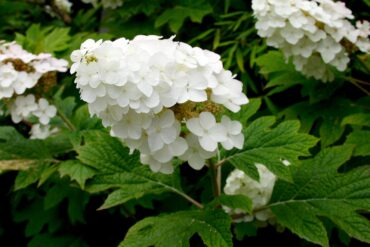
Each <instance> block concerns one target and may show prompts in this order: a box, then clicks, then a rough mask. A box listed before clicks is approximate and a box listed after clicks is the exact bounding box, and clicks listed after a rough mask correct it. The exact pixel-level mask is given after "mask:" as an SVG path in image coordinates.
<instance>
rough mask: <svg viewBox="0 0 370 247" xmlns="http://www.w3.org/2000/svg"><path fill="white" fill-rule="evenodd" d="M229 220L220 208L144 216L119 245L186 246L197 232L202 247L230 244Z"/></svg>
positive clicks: (140, 246) (121, 246)
mask: <svg viewBox="0 0 370 247" xmlns="http://www.w3.org/2000/svg"><path fill="white" fill-rule="evenodd" d="M230 225H231V219H230V217H229V216H228V215H227V214H226V213H225V212H223V210H209V211H208V210H193V211H181V212H176V213H172V214H167V215H160V216H157V217H148V218H145V219H143V220H141V221H139V222H138V223H136V224H135V225H134V226H133V227H131V228H130V230H129V231H128V233H127V234H126V237H125V239H124V241H123V242H122V243H121V244H120V245H119V246H120V247H135V246H137V247H143V246H161V247H173V246H184V247H185V246H190V245H189V240H190V238H191V237H192V236H193V235H194V234H195V233H197V234H198V235H199V236H200V237H201V238H202V240H203V242H204V244H205V245H206V246H210V247H213V246H218V247H228V246H232V236H231V232H230Z"/></svg>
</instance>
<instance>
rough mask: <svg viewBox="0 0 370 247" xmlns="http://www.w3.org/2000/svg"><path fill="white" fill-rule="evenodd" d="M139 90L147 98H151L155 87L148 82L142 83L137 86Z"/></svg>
mask: <svg viewBox="0 0 370 247" xmlns="http://www.w3.org/2000/svg"><path fill="white" fill-rule="evenodd" d="M137 87H138V88H139V90H140V91H141V92H142V93H143V94H144V95H145V96H146V97H150V95H151V94H152V93H153V87H152V86H151V85H149V84H147V83H146V82H141V83H139V84H138V85H137Z"/></svg>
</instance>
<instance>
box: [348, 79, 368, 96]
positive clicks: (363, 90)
mask: <svg viewBox="0 0 370 247" xmlns="http://www.w3.org/2000/svg"><path fill="white" fill-rule="evenodd" d="M348 81H349V82H350V83H351V84H352V85H354V86H355V87H357V88H358V89H360V90H361V91H362V92H364V93H365V94H366V95H368V96H369V95H370V92H369V91H367V90H366V89H365V88H363V87H362V86H361V85H359V84H358V80H357V79H354V78H351V77H350V78H348Z"/></svg>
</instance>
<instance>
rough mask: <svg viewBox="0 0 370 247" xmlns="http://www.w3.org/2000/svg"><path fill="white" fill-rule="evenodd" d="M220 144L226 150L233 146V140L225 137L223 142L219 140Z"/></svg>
mask: <svg viewBox="0 0 370 247" xmlns="http://www.w3.org/2000/svg"><path fill="white" fill-rule="evenodd" d="M221 144H222V146H223V147H224V149H226V150H231V149H232V148H233V147H234V145H233V142H232V141H231V140H229V139H227V140H226V141H224V142H221Z"/></svg>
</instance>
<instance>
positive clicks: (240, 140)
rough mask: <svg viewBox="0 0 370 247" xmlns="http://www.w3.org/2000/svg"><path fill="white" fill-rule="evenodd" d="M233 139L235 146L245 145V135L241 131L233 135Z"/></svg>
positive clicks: (239, 147)
mask: <svg viewBox="0 0 370 247" xmlns="http://www.w3.org/2000/svg"><path fill="white" fill-rule="evenodd" d="M231 140H232V142H233V144H234V147H236V148H238V149H242V148H243V145H244V135H243V134H242V133H240V134H239V135H234V136H231Z"/></svg>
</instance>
